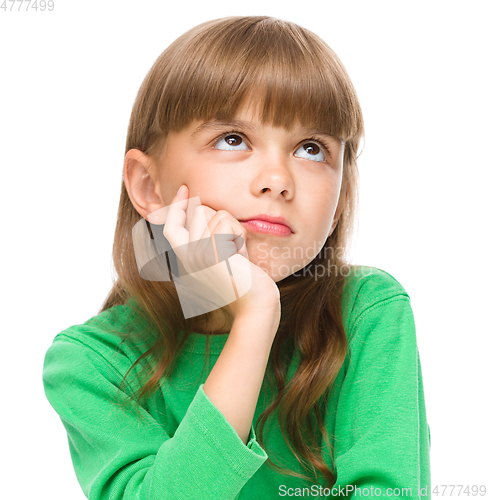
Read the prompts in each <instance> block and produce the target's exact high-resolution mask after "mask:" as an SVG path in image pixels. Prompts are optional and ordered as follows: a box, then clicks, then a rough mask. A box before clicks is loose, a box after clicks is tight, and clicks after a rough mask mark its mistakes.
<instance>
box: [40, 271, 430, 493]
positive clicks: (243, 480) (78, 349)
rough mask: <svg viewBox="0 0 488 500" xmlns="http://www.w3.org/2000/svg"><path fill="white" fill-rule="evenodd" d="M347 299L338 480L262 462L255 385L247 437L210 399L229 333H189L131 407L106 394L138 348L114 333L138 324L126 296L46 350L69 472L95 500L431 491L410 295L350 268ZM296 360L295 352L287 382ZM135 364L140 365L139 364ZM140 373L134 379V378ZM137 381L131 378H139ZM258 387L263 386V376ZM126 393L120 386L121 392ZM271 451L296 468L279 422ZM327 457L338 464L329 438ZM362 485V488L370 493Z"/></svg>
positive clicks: (335, 422) (333, 419)
mask: <svg viewBox="0 0 488 500" xmlns="http://www.w3.org/2000/svg"><path fill="white" fill-rule="evenodd" d="M353 270H354V273H352V274H350V275H349V276H348V278H347V284H346V288H345V291H344V295H343V299H342V305H343V308H342V311H343V319H344V327H345V330H346V335H347V338H348V355H347V356H346V359H345V361H344V363H343V365H342V367H341V370H340V372H339V374H338V376H337V378H336V380H335V382H334V385H333V387H332V391H331V394H330V397H329V400H328V405H327V412H326V417H325V422H324V423H325V426H326V429H327V431H328V433H329V436H330V437H331V439H332V440H333V444H334V466H335V469H334V471H335V473H336V474H337V482H336V484H335V485H334V487H333V489H332V488H331V490H325V491H324V490H323V487H322V486H321V485H320V484H313V483H310V482H306V481H305V480H303V479H300V478H297V477H294V476H289V475H282V474H279V473H278V472H276V471H275V470H273V469H271V468H270V467H269V466H268V464H265V462H266V460H267V458H268V454H267V452H266V451H265V449H264V448H263V447H261V446H260V444H259V443H258V441H257V440H256V432H255V427H256V422H257V419H258V417H259V415H260V414H261V413H262V412H263V410H264V409H265V408H266V406H267V405H269V403H270V402H271V401H270V400H269V396H268V400H267V401H266V404H265V400H264V393H263V388H262V390H261V393H260V396H259V399H258V402H257V406H256V411H255V414H254V419H253V424H252V427H251V430H250V434H249V438H248V442H247V443H244V442H243V441H242V440H241V438H240V437H239V436H238V434H237V432H236V431H235V429H234V428H233V427H232V426H231V425H230V423H229V422H228V421H227V420H226V418H225V417H224V415H223V414H222V413H221V412H220V411H219V410H218V409H217V408H216V407H215V406H214V405H213V403H212V402H211V401H210V399H209V398H208V397H207V395H206V394H205V391H204V390H203V384H204V383H205V380H206V378H207V376H208V374H209V373H210V371H211V369H212V368H213V366H214V364H215V362H216V361H217V359H218V357H219V354H220V352H221V351H222V348H223V346H224V344H225V342H226V340H227V338H228V335H229V334H223V335H212V336H210V341H211V348H210V365H209V366H208V368H205V367H204V352H205V351H204V346H205V335H203V334H198V333H193V334H191V336H190V338H189V341H188V344H187V345H186V346H185V351H184V353H183V356H182V357H180V358H179V360H178V363H177V366H176V369H175V371H174V373H173V375H172V377H170V378H169V379H164V380H161V383H160V387H159V388H158V391H157V393H156V394H154V395H153V396H152V397H151V398H150V399H149V400H148V401H147V402H145V403H144V404H142V405H140V415H139V416H137V415H136V414H135V413H134V412H133V411H131V410H130V408H129V407H126V408H124V407H123V406H122V405H120V404H116V403H114V401H118V402H123V401H127V400H128V396H127V394H126V393H125V392H124V390H121V389H119V384H120V382H121V380H122V378H123V376H124V375H125V374H126V372H127V371H128V370H129V368H130V367H131V365H132V364H133V363H134V361H135V360H136V359H137V358H138V357H139V356H140V355H141V354H142V353H143V352H145V350H146V349H147V346H146V348H143V347H144V342H137V341H136V340H134V341H126V342H125V343H123V344H121V338H120V337H118V336H117V335H115V334H114V333H112V332H111V331H110V330H111V329H115V330H118V329H122V327H123V328H124V329H126V330H127V328H128V329H129V330H132V331H134V332H135V333H136V334H138V335H135V337H134V338H135V339H136V338H139V339H144V328H143V326H141V325H142V323H140V322H137V321H135V322H133V323H131V321H133V318H132V317H131V316H130V315H129V307H128V306H127V305H120V306H115V307H112V308H111V309H109V310H106V311H104V312H103V313H100V314H98V315H96V316H94V317H93V318H91V319H89V320H88V321H86V322H85V323H83V324H81V325H75V326H72V327H70V328H68V329H66V330H64V331H62V332H61V333H59V334H58V335H57V336H56V337H55V338H54V341H53V343H52V344H51V345H50V347H49V348H48V349H47V352H46V355H45V359H44V369H43V383H44V389H45V393H46V397H47V399H48V401H49V403H50V404H51V406H52V407H53V408H54V410H55V411H56V413H57V414H58V415H59V417H60V419H61V422H62V423H63V425H64V427H65V429H66V432H67V436H68V444H69V449H70V454H71V457H72V461H73V466H74V470H75V472H76V476H77V478H78V481H79V483H80V486H81V488H82V490H83V492H84V494H85V496H86V497H87V498H88V499H90V500H184V499H199V500H206V499H212V500H215V499H217V500H233V499H237V498H238V499H239V500H265V499H266V500H270V499H279V498H290V497H312V498H327V497H328V496H329V497H330V498H336V497H339V498H348V499H349V498H351V499H352V498H362V497H363V496H373V497H375V498H391V497H398V496H401V497H402V498H404V497H408V498H422V499H429V500H430V498H431V493H430V486H431V485H430V460H429V452H430V429H429V426H428V423H427V418H426V409H425V401H424V393H423V383H422V372H421V366H420V359H419V353H418V348H417V340H416V332H415V324H414V317H413V312H412V308H411V305H410V299H409V296H408V294H407V293H406V291H405V290H404V288H403V287H402V286H401V285H400V284H399V283H398V281H397V280H395V279H394V278H393V277H392V276H391V275H389V274H388V273H386V272H385V271H382V270H380V269H377V268H374V267H365V266H354V267H353ZM297 364H298V359H297V357H296V356H294V357H293V359H292V364H291V370H290V372H289V376H288V377H287V379H288V380H289V379H290V378H291V376H292V375H293V373H294V371H295V370H296V367H297ZM133 371H134V370H133ZM135 380H137V379H135ZM133 383H134V382H133ZM263 386H264V384H263ZM122 389H123V388H122ZM269 422H270V423H269V424H267V425H266V429H265V430H266V432H267V433H269V434H268V436H269V437H268V438H267V441H266V447H267V448H268V451H270V452H271V454H270V458H271V459H272V460H273V461H274V462H275V463H276V461H277V460H279V464H280V465H284V466H285V467H287V468H290V469H292V470H294V471H297V472H300V473H304V472H305V471H304V469H303V468H302V467H301V465H300V463H299V462H298V461H297V459H296V458H295V456H294V455H293V453H292V452H291V450H290V449H289V448H288V446H287V445H286V443H285V441H284V438H283V435H282V433H281V431H280V428H279V425H278V422H277V419H276V418H273V417H271V419H270V420H269ZM323 457H324V460H325V461H326V463H327V464H328V465H329V467H332V463H331V460H330V457H329V454H328V449H327V447H326V446H325V445H324V448H323ZM365 490H369V491H368V492H366V491H365Z"/></svg>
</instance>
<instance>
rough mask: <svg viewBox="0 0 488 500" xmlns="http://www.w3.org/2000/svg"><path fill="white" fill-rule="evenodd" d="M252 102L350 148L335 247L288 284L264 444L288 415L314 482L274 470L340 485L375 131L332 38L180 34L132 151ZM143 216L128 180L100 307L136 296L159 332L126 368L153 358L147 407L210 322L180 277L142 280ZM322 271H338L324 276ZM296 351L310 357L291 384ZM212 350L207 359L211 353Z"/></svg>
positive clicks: (227, 27)
mask: <svg viewBox="0 0 488 500" xmlns="http://www.w3.org/2000/svg"><path fill="white" fill-rule="evenodd" d="M248 96H250V97H252V98H253V99H256V102H257V103H258V104H259V106H257V109H258V110H259V111H260V119H261V121H262V123H264V124H271V125H272V126H276V127H285V129H286V130H290V129H291V128H292V127H293V126H294V125H295V124H297V123H299V124H301V125H303V126H307V127H314V128H318V129H320V130H326V131H328V133H330V134H331V135H332V136H334V137H337V138H339V139H341V140H343V141H344V143H345V146H344V160H343V178H342V186H341V192H340V197H339V203H342V206H343V210H342V212H341V215H340V218H339V222H338V223H337V225H336V228H335V230H334V232H333V233H332V234H331V235H330V236H329V238H328V239H327V241H326V244H327V245H328V246H327V251H323V250H325V245H324V248H323V249H322V250H321V251H320V252H319V253H318V255H317V256H316V257H315V258H314V259H313V260H312V261H311V262H310V263H309V264H308V265H307V266H306V267H305V268H304V269H302V270H301V271H302V272H300V275H298V276H297V275H296V274H297V273H295V274H294V275H290V276H288V277H286V278H285V279H283V280H282V281H279V282H278V283H277V286H278V288H279V292H280V300H281V311H282V315H281V319H280V324H279V327H278V330H277V333H276V336H275V340H274V343H273V346H272V349H271V352H270V357H269V361H268V365H267V368H266V375H265V376H266V380H267V382H268V384H269V386H270V387H271V386H272V385H273V386H274V387H275V390H276V394H277V396H276V399H275V400H274V401H273V402H272V403H271V404H270V405H269V406H267V407H266V409H265V411H264V412H263V413H262V414H261V415H260V417H259V419H258V423H257V427H256V428H257V434H256V436H257V440H258V442H259V443H260V445H261V446H265V444H264V442H263V428H264V425H265V422H266V421H267V420H268V419H269V418H270V416H271V415H272V414H276V413H278V417H279V425H280V429H281V432H282V433H283V436H284V439H285V441H286V443H287V445H288V446H289V447H290V449H291V451H292V452H293V454H294V455H295V457H296V458H297V460H298V461H299V462H300V464H301V465H302V466H303V467H304V468H305V470H308V471H310V473H311V474H312V476H310V475H309V476H305V475H302V474H300V473H298V472H296V471H291V470H289V469H282V468H281V467H279V466H277V465H276V464H275V463H274V462H273V461H272V460H271V457H270V458H268V461H267V463H268V462H269V466H271V467H273V468H274V469H275V470H277V471H279V472H280V473H283V474H288V475H292V476H296V477H300V478H303V479H306V480H310V481H317V480H318V476H317V473H319V474H321V475H322V476H323V477H324V478H325V481H326V482H327V483H328V485H329V486H330V485H332V484H333V483H334V482H335V480H336V475H335V474H334V472H333V470H334V468H335V467H333V469H332V470H330V469H329V467H328V465H327V464H326V463H325V461H324V459H323V457H322V455H321V449H322V446H321V445H320V444H319V441H318V439H320V437H321V438H322V439H323V441H324V442H325V443H326V445H327V448H328V451H329V454H330V457H331V461H332V463H333V443H331V442H330V439H329V436H328V433H327V431H326V429H325V428H324V424H323V422H324V417H325V413H326V406H327V401H328V397H329V394H330V390H331V387H332V384H333V382H334V381H335V379H336V376H337V374H338V372H339V370H340V368H341V366H342V364H343V362H344V360H345V357H346V354H347V338H346V333H345V330H344V326H343V318H342V313H341V311H342V309H341V298H342V295H343V293H342V292H343V289H344V284H345V278H346V277H347V275H348V274H349V272H350V270H351V266H350V264H348V261H347V258H346V257H347V254H346V252H345V250H346V249H348V248H350V246H351V244H352V238H355V234H356V233H355V220H356V210H357V205H358V171H357V163H356V160H357V157H358V154H357V151H358V146H359V142H360V139H361V138H362V137H363V135H364V125H363V116H362V112H361V108H360V105H359V101H358V98H357V95H356V92H355V90H354V87H353V85H352V83H351V81H350V78H349V76H348V74H347V72H346V70H345V68H344V66H343V64H342V63H341V61H340V60H339V58H338V57H337V55H336V54H335V52H334V51H333V50H332V49H331V48H330V47H329V46H328V45H327V44H326V43H325V42H324V41H323V40H322V39H321V38H319V37H318V36H317V35H315V34H314V33H312V32H311V31H309V30H307V29H305V28H303V27H301V26H298V25H297V24H294V23H292V22H288V21H284V20H280V19H276V18H273V17H267V16H249V17H241V16H232V17H226V18H222V19H216V20H212V21H208V22H204V23H202V24H200V25H198V26H196V27H194V28H192V29H190V30H189V31H187V32H186V33H184V34H183V35H181V36H180V37H179V38H177V39H176V40H175V41H174V42H173V43H172V44H171V45H169V47H168V48H167V49H166V50H165V51H164V52H163V53H162V54H161V55H160V56H159V57H158V58H157V60H156V61H155V63H154V64H153V66H152V68H151V69H150V70H149V72H148V74H147V75H146V77H145V79H144V81H143V83H142V85H141V87H140V89H139V92H138V94H137V97H136V99H135V102H134V106H133V109H132V114H131V117H130V123H129V127H128V133H127V142H126V149H125V150H126V153H127V151H129V150H130V149H133V148H135V149H138V150H140V151H141V152H143V153H145V154H146V155H148V156H149V158H151V160H152V161H154V162H155V163H156V164H157V162H158V158H159V157H160V155H161V153H162V151H163V147H164V144H165V139H166V137H167V135H168V133H170V132H172V131H174V132H177V131H179V130H181V129H182V128H184V127H185V126H187V125H189V124H190V123H191V122H192V121H193V120H196V119H199V120H209V119H212V118H215V119H223V120H225V119H232V118H233V117H234V116H235V114H236V112H237V111H238V110H239V106H240V105H241V104H242V103H243V102H244V100H245V99H246V97H248ZM140 220H141V216H140V215H139V213H138V212H137V211H136V210H135V208H134V207H133V205H132V203H131V201H130V198H129V196H128V193H127V190H126V187H125V184H124V181H123V180H122V186H121V195H120V204H119V209H118V214H117V224H116V229H115V237H114V245H113V263H114V268H115V271H116V273H117V278H114V280H113V288H112V290H111V291H110V293H109V295H108V296H107V298H106V299H105V302H104V304H103V306H102V308H101V309H100V311H99V312H103V311H105V310H107V309H109V308H111V307H113V306H116V305H123V304H128V302H129V300H130V299H131V298H132V299H133V300H134V301H135V302H134V304H135V309H137V312H138V314H140V315H141V316H144V317H145V318H146V319H147V320H148V321H149V324H151V325H153V326H154V329H155V330H154V331H155V332H156V334H155V338H154V340H155V341H154V345H153V346H152V347H151V348H150V349H148V350H147V351H146V352H145V353H144V354H143V355H141V356H140V357H139V358H138V359H137V360H136V361H135V362H134V364H133V365H132V366H131V368H130V369H129V371H128V372H127V373H126V377H127V375H128V374H129V372H130V371H131V370H132V369H133V368H135V366H136V365H137V364H138V363H139V362H140V361H141V360H142V359H145V360H152V365H151V366H150V368H148V370H147V371H148V373H147V377H146V379H145V383H144V385H141V387H140V390H139V391H138V394H137V401H140V400H141V399H142V398H145V397H148V396H149V395H151V394H152V393H154V392H155V391H157V389H158V387H159V384H160V380H161V378H162V377H170V376H171V373H172V371H173V369H174V367H175V364H176V361H177V359H178V357H179V355H180V353H181V351H182V348H183V347H184V344H185V342H186V340H187V338H188V336H189V334H190V332H192V331H196V330H194V328H195V326H196V322H197V321H201V320H202V316H198V317H194V318H189V319H185V318H184V316H183V312H182V309H181V305H180V302H179V299H178V295H177V293H176V289H175V285H174V282H173V281H171V280H169V281H150V280H145V279H143V278H142V277H141V276H140V274H139V271H138V267H137V262H136V258H135V255H134V249H133V243H132V228H133V227H134V225H135V224H136V223H137V222H139V221H140ZM322 266H323V267H322ZM316 269H326V270H327V272H326V273H322V275H321V276H317V273H314V272H313V270H316ZM338 270H340V272H337V271H338ZM208 317H209V316H208V315H207V314H206V315H204V320H205V321H206V320H207V319H208ZM179 331H181V332H183V334H184V335H183V337H182V338H181V339H180V338H179V335H178V332H179ZM208 340H209V339H208V337H207V339H206V347H207V348H208ZM296 350H298V352H299V354H300V362H299V365H298V367H297V370H296V373H295V374H294V376H293V378H292V379H291V380H289V382H288V383H287V384H286V385H285V378H286V375H287V373H288V372H287V367H289V365H290V360H291V356H292V353H294V352H295V351H296ZM205 354H206V358H205V359H206V363H208V350H207V349H206V352H205ZM271 371H272V374H271ZM124 379H125V377H124ZM317 427H318V430H317Z"/></svg>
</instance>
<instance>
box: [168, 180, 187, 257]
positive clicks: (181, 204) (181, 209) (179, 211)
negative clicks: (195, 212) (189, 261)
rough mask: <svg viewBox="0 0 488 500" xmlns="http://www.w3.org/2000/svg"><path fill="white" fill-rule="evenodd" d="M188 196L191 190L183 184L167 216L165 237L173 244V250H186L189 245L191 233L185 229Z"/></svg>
mask: <svg viewBox="0 0 488 500" xmlns="http://www.w3.org/2000/svg"><path fill="white" fill-rule="evenodd" d="M188 195H189V189H188V187H187V186H186V185H184V184H183V186H182V187H181V190H180V192H179V193H177V194H176V196H175V197H174V198H173V200H172V202H171V205H170V206H169V210H168V214H167V216H166V223H165V225H164V230H163V235H164V236H165V238H166V239H167V240H168V241H169V242H170V243H171V246H172V247H173V249H175V248H177V247H181V248H186V246H187V245H188V241H189V233H188V230H187V229H186V227H185V223H186V209H187V208H188Z"/></svg>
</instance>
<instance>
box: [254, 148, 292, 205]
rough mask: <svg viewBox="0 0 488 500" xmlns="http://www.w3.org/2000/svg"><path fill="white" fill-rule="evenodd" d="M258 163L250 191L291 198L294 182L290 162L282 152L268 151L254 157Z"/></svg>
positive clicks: (257, 193)
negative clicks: (258, 156)
mask: <svg viewBox="0 0 488 500" xmlns="http://www.w3.org/2000/svg"><path fill="white" fill-rule="evenodd" d="M256 160H257V163H258V165H257V166H256V171H255V172H256V173H255V176H254V179H253V181H252V191H253V192H254V194H256V195H259V194H262V193H267V194H268V196H274V197H284V198H285V199H291V198H292V197H293V196H294V189H295V188H294V182H293V177H292V174H291V167H292V166H291V162H290V160H288V159H287V158H286V157H285V156H284V155H283V154H281V155H280V154H279V153H278V152H276V151H270V152H269V153H268V154H266V155H264V154H263V155H260V158H256Z"/></svg>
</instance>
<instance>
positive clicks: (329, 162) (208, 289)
mask: <svg viewBox="0 0 488 500" xmlns="http://www.w3.org/2000/svg"><path fill="white" fill-rule="evenodd" d="M363 133H364V130H363V118H362V113H361V109H360V106H359V103H358V99H357V96H356V93H355V90H354V88H353V86H352V84H351V82H350V79H349V77H348V75H347V73H346V70H345V69H344V67H343V65H342V63H341V62H340V61H339V59H338V57H337V56H336V54H335V53H334V52H333V51H332V50H331V48H330V47H329V46H328V45H326V44H325V43H324V42H323V41H322V40H321V39H320V38H319V37H317V36H316V35H315V34H313V33H311V32H310V31H308V30H306V29H304V28H302V27H300V26H297V25H296V24H293V23H290V22H285V21H282V20H278V19H275V18H270V17H265V16H262V17H229V18H224V19H218V20H214V21H210V22H206V23H203V24H201V25H199V26H197V27H195V28H193V29H191V30H190V31H188V32H187V33H185V34H184V35H182V36H181V37H179V38H178V39H177V40H176V41H175V42H173V43H172V44H171V45H170V46H169V47H168V48H167V49H166V50H165V51H164V52H163V53H162V54H161V56H160V57H159V58H158V59H157V61H156V62H155V63H154V65H153V67H152V68H151V70H150V71H149V73H148V75H147V76H146V78H145V80H144V82H143V84H142V86H141V88H140V90H139V93H138V95H137V98H136V101H135V103H134V107H133V111H132V115H131V119H130V124H129V130H128V136H127V144H126V156H125V162H124V169H123V181H122V192H121V198H120V205H119V212H118V220H117V227H116V231H115V240H114V251H113V258H114V264H115V269H116V271H117V275H118V279H117V280H116V281H115V282H114V286H113V289H112V290H111V292H110V294H109V295H108V297H107V299H106V300H105V303H104V304H103V306H102V308H101V310H100V312H99V313H98V314H97V315H96V316H94V317H93V318H91V319H89V320H88V321H86V322H85V323H84V324H82V325H76V326H72V327H70V328H68V329H66V330H64V331H63V332H61V333H60V334H58V335H57V336H56V337H55V339H54V341H53V343H52V345H51V346H50V347H49V349H48V351H47V353H46V356H45V362H44V372H43V381H44V387H45V392H46V396H47V398H48V400H49V402H50V403H51V405H52V406H53V408H54V409H55V410H56V412H57V413H58V414H59V416H60V417H61V420H62V422H63V425H64V426H65V428H66V431H67V433H68V438H69V446H70V452H71V456H72V460H73V465H74V468H75V471H76V475H77V478H78V480H79V482H80V485H81V487H82V489H83V492H84V493H85V495H86V496H87V498H89V499H91V500H102V499H109V498H110V499H127V500H129V499H131V500H132V499H140V500H156V499H161V500H162V499H165V500H176V499H190V498H191V499H193V498H195V499H196V498H198V499H220V500H232V499H235V498H239V499H240V500H247V499H252V500H260V499H267V500H268V499H274V498H281V497H283V496H314V497H327V496H329V495H332V496H345V497H348V498H356V497H360V496H363V495H371V496H380V497H383V496H385V497H390V496H398V495H408V496H410V497H429V496H430V465H429V449H430V432H429V427H428V424H427V420H426V410H425V403H424V396H423V385H422V374H421V367H420V360H419V354H418V350H417V343H416V333H415V326H414V318H413V313H412V309H411V306H410V299H409V296H408V294H407V292H406V291H405V290H404V288H403V287H402V286H401V285H400V284H399V283H398V281H397V280H395V279H394V278H393V277H392V276H391V275H389V274H388V273H386V272H384V271H382V270H380V269H377V268H373V267H366V266H353V265H350V264H348V261H347V258H346V253H345V250H347V249H348V248H349V246H350V240H349V239H350V237H351V236H352V234H353V223H354V220H355V210H356V206H357V185H358V172H357V166H356V159H357V156H358V155H357V150H358V145H359V142H360V139H361V138H362V136H363ZM180 188H181V189H180ZM326 245H327V246H326Z"/></svg>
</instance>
